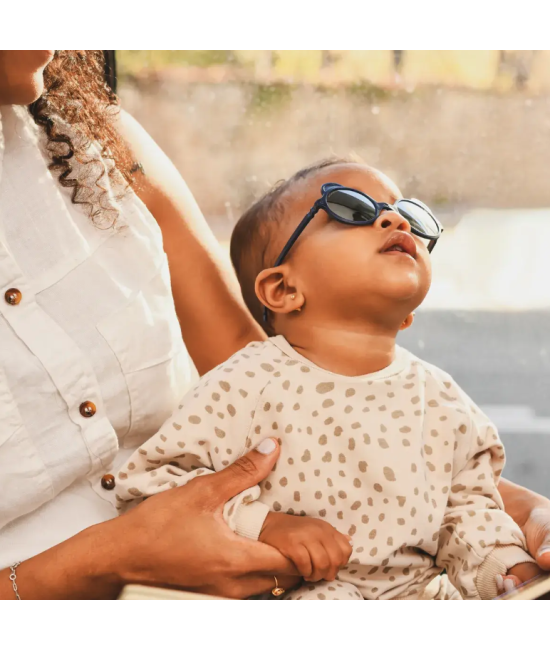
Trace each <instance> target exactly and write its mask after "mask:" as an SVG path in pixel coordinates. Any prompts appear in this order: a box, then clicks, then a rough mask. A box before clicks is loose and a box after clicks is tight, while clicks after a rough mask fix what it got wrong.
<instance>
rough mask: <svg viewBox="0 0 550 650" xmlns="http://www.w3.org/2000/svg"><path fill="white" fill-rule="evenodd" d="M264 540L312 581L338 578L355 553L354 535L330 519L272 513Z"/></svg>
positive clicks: (263, 536)
mask: <svg viewBox="0 0 550 650" xmlns="http://www.w3.org/2000/svg"><path fill="white" fill-rule="evenodd" d="M260 541H261V542H265V543H266V544H269V545H270V546H273V547H275V548H276V549H277V550H278V551H280V552H281V553H282V554H283V555H284V556H285V557H287V558H288V559H289V560H290V561H291V562H292V563H293V564H294V565H295V566H296V567H297V569H298V571H299V572H300V574H301V575H302V576H303V577H304V578H305V580H306V581H308V582H318V581H319V580H334V579H335V578H336V574H337V573H338V571H339V570H340V569H342V568H343V567H344V566H345V565H346V564H347V563H348V560H349V558H350V555H351V551H352V546H351V537H349V536H348V535H343V534H342V533H340V532H339V531H337V530H336V528H334V527H333V526H331V525H330V524H329V523H327V522H326V521H323V520H321V519H312V518H310V517H299V516H295V515H287V514H283V513H282V512H270V513H269V514H268V515H267V518H266V520H265V523H264V526H263V528H262V532H261V533H260Z"/></svg>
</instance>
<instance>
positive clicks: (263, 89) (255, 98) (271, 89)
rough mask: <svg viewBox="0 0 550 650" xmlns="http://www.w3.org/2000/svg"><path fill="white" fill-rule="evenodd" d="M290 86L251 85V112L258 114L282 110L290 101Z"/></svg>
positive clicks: (282, 84)
mask: <svg viewBox="0 0 550 650" xmlns="http://www.w3.org/2000/svg"><path fill="white" fill-rule="evenodd" d="M292 90H293V88H292V86H291V85H289V84H285V83H272V84H261V83H256V84H253V85H252V95H251V98H250V110H251V112H253V113H254V112H255V113H259V112H265V111H269V110H276V109H279V108H282V107H283V106H284V105H285V104H287V103H288V102H289V101H290V100H291V99H292Z"/></svg>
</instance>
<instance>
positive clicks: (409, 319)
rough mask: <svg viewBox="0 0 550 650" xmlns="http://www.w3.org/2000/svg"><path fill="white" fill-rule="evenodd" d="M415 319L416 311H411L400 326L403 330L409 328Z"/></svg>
mask: <svg viewBox="0 0 550 650" xmlns="http://www.w3.org/2000/svg"><path fill="white" fill-rule="evenodd" d="M413 321H414V311H413V312H411V313H410V314H409V315H408V316H407V318H405V320H404V321H403V322H402V323H401V327H400V328H399V329H400V330H401V331H403V330H407V329H409V327H410V326H411V325H412V324H413Z"/></svg>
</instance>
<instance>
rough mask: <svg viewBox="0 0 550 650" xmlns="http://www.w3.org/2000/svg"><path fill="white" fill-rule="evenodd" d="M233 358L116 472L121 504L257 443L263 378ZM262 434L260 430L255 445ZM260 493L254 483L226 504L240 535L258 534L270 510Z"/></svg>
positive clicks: (214, 466)
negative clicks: (255, 426) (256, 424)
mask: <svg viewBox="0 0 550 650" xmlns="http://www.w3.org/2000/svg"><path fill="white" fill-rule="evenodd" d="M235 358H236V359H237V360H240V361H241V362H242V361H243V359H239V357H238V356H236V357H235ZM235 358H233V361H234V359H235ZM231 362H232V359H230V360H229V361H228V362H226V363H225V364H222V365H221V366H219V367H218V368H215V369H214V370H213V371H211V372H210V373H209V374H208V375H206V376H205V377H204V378H203V379H202V380H201V381H200V382H199V383H198V384H197V385H196V386H195V387H194V388H193V389H191V390H190V391H189V393H187V395H186V396H185V397H184V399H183V401H182V402H181V404H180V405H179V406H178V408H177V409H176V410H175V411H174V413H173V414H172V416H171V417H170V418H169V419H168V420H167V421H166V422H165V423H164V424H163V425H162V427H161V428H160V430H159V431H158V432H157V433H156V434H155V435H154V436H153V437H152V438H150V439H149V440H148V441H147V442H146V443H145V444H143V445H142V446H141V447H140V448H139V449H138V450H137V451H136V452H135V453H134V454H133V455H132V456H131V457H130V459H129V460H128V462H127V463H126V465H125V466H123V467H122V468H121V470H120V472H119V473H118V476H117V477H116V492H115V497H116V501H117V509H119V510H121V511H122V510H125V509H126V508H127V507H128V505H129V502H132V501H136V500H142V499H143V498H144V497H149V496H152V495H154V494H157V493H159V492H163V491H165V490H168V489H170V488H175V487H180V486H182V485H185V484H186V483H188V482H189V481H191V480H193V479H194V478H195V477H197V476H201V475H204V474H208V473H212V472H214V471H219V470H221V469H223V468H224V467H227V466H228V465H230V464H231V463H232V462H234V461H235V460H237V458H239V457H240V456H242V455H243V454H244V453H245V452H246V451H247V450H248V448H249V447H251V446H252V438H251V434H252V423H253V421H254V415H255V411H256V406H257V404H258V402H259V400H260V399H261V395H262V393H263V388H264V387H263V386H262V385H260V386H258V382H257V380H256V385H254V372H253V371H250V370H248V371H244V369H243V370H242V371H237V368H236V367H235V366H234V365H232V363H231ZM243 365H244V364H243ZM227 370H229V371H230V372H229V373H228V372H227ZM232 371H234V372H233V374H232V375H231V379H230V378H229V376H230V373H231V372H232ZM247 372H248V374H247ZM250 375H252V376H250ZM262 439H263V437H262V436H260V435H255V440H254V445H257V444H258V443H259V442H261V440H262ZM259 497H260V487H259V486H254V487H253V488H250V489H247V490H244V491H243V492H241V493H240V494H239V495H237V496H236V497H234V498H233V499H231V500H230V501H228V502H227V504H226V505H225V507H224V511H223V514H224V519H225V521H226V522H227V524H228V525H229V527H230V528H231V529H232V530H233V531H235V532H236V533H237V534H239V535H242V536H244V537H248V538H250V539H258V537H259V535H260V532H261V529H262V526H263V523H264V521H265V518H266V516H267V514H268V512H269V508H268V506H267V505H265V504H263V503H260V502H259V501H258V498H259Z"/></svg>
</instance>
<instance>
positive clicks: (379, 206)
mask: <svg viewBox="0 0 550 650" xmlns="http://www.w3.org/2000/svg"><path fill="white" fill-rule="evenodd" d="M334 190H348V191H350V192H354V193H355V194H360V195H361V196H364V197H365V198H366V199H367V200H368V201H369V202H370V203H371V204H372V205H373V207H374V208H375V214H374V217H373V218H372V219H365V221H353V222H352V221H349V220H347V219H343V218H342V217H340V216H339V215H338V214H336V213H335V212H334V211H333V210H331V209H330V208H329V205H328V201H327V197H329V196H330V194H331V192H333V191H334ZM400 203H412V204H413V205H415V206H416V207H418V208H421V209H422V210H423V211H424V212H426V214H428V215H429V217H431V219H432V220H433V222H434V224H435V226H436V228H437V234H435V235H428V234H427V233H424V232H422V231H420V230H419V229H418V228H416V227H415V226H413V225H412V223H411V231H412V232H413V233H414V234H415V235H417V236H418V237H422V238H424V239H429V240H430V242H429V244H428V252H429V253H431V252H432V251H433V249H434V247H435V245H436V243H437V240H438V239H439V237H440V236H441V233H442V232H443V226H442V225H441V223H440V222H439V221H438V220H437V219H436V217H435V216H434V214H433V213H432V211H431V210H430V208H428V206H427V205H424V203H422V202H421V201H419V200H418V199H399V200H398V201H396V202H395V204H394V205H390V204H389V203H380V202H378V201H375V200H374V199H373V198H372V196H369V195H368V194H365V193H364V192H361V191H359V190H356V189H354V188H353V187H345V186H344V185H340V184H339V183H325V184H324V185H322V186H321V198H320V199H317V201H315V203H314V204H313V207H312V208H311V210H310V211H309V212H308V213H307V214H306V216H305V217H304V218H303V219H302V221H300V223H299V224H298V226H297V228H296V230H295V231H294V232H293V233H292V235H291V236H290V238H289V240H288V241H287V243H286V244H285V246H284V248H283V250H282V251H281V253H280V254H279V256H278V257H277V259H276V260H275V264H274V265H273V267H272V268H276V267H277V266H280V265H281V264H282V263H283V261H284V259H285V257H286V256H287V255H288V253H289V252H290V249H291V248H292V247H293V246H294V244H295V243H296V241H297V239H298V237H299V236H300V235H301V234H302V233H303V232H304V230H305V228H306V227H307V225H308V224H309V222H310V221H311V220H312V219H313V218H314V217H315V215H316V214H317V213H318V212H319V210H324V211H325V212H326V213H327V214H328V215H329V217H331V219H335V220H336V221H339V222H340V223H344V224H346V225H347V226H372V224H373V223H374V222H375V221H376V220H377V219H378V217H379V216H380V215H381V214H382V212H385V211H390V212H397V214H399V215H401V216H402V217H404V218H405V219H406V218H407V217H406V216H405V215H404V214H402V213H401V212H399V210H398V209H397V208H396V206H398V205H399V204H400ZM407 220H408V219H407ZM409 223H410V221H409ZM263 318H264V322H266V323H267V318H268V309H267V307H264V315H263Z"/></svg>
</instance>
